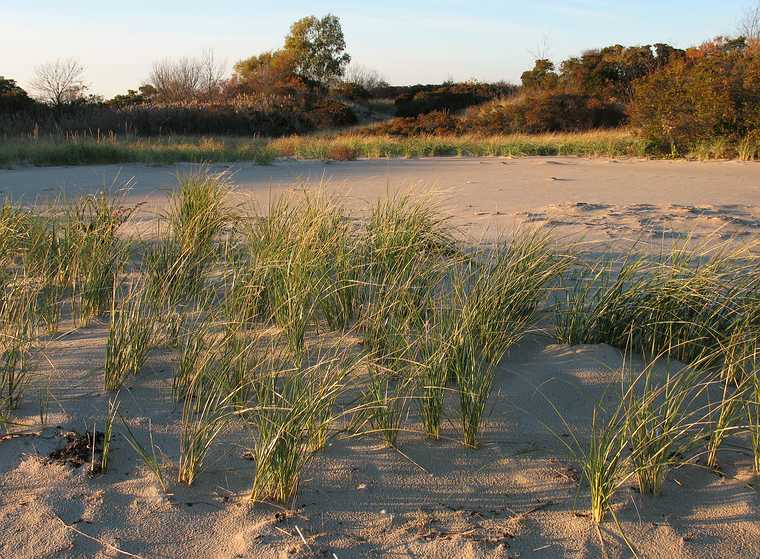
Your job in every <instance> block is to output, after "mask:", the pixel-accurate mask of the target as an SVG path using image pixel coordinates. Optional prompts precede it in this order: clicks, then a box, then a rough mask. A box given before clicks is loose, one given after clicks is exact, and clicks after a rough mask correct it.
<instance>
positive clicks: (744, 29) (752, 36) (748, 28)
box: [739, 1, 760, 43]
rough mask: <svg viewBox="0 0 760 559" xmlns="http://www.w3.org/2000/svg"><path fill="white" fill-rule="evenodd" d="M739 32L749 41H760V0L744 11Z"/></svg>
mask: <svg viewBox="0 0 760 559" xmlns="http://www.w3.org/2000/svg"><path fill="white" fill-rule="evenodd" d="M739 34H740V35H742V36H743V37H745V38H746V39H747V42H748V43H759V42H760V1H759V2H758V3H757V5H755V7H753V8H749V9H748V10H747V11H746V12H745V13H744V17H743V18H742V20H741V22H739Z"/></svg>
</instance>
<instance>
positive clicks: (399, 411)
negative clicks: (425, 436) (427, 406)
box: [355, 362, 414, 448]
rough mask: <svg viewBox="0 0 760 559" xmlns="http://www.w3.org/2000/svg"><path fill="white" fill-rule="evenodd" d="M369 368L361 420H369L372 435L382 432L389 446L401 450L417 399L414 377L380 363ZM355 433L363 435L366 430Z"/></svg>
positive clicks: (357, 429) (358, 428)
mask: <svg viewBox="0 0 760 559" xmlns="http://www.w3.org/2000/svg"><path fill="white" fill-rule="evenodd" d="M368 369H369V382H368V386H367V389H366V390H365V392H364V395H363V398H362V401H363V409H362V413H360V414H358V417H364V418H365V421H366V422H367V423H368V424H369V427H370V429H369V431H368V432H369V433H380V435H381V436H382V437H383V439H384V440H385V443H386V444H387V445H388V446H389V447H391V448H397V446H398V435H399V433H400V432H401V431H402V429H403V425H404V422H405V421H406V419H407V417H408V415H409V409H410V404H411V402H412V400H413V397H414V394H413V392H414V377H412V376H411V375H410V374H409V372H408V371H403V372H402V371H399V370H398V369H394V370H389V369H386V368H384V367H383V366H382V365H379V364H378V363H372V362H370V363H369V366H368ZM355 430H356V431H360V432H361V431H362V428H361V427H356V428H355Z"/></svg>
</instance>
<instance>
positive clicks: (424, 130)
mask: <svg viewBox="0 0 760 559" xmlns="http://www.w3.org/2000/svg"><path fill="white" fill-rule="evenodd" d="M459 130H460V121H459V120H458V119H456V118H454V117H452V116H451V115H450V114H449V113H447V112H445V111H434V112H432V113H428V114H421V115H419V116H417V117H405V118H402V117H396V118H394V119H391V120H389V121H387V122H384V123H382V124H380V125H376V126H373V127H371V128H368V129H365V132H366V133H368V134H375V135H382V136H415V135H420V134H433V135H436V136H441V135H445V134H454V133H456V132H458V131H459Z"/></svg>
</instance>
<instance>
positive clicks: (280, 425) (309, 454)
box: [247, 359, 350, 505]
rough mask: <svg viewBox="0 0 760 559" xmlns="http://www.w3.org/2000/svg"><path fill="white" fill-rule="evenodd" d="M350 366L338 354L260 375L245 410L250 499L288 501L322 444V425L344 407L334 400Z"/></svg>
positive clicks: (328, 422)
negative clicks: (249, 444)
mask: <svg viewBox="0 0 760 559" xmlns="http://www.w3.org/2000/svg"><path fill="white" fill-rule="evenodd" d="M349 371H350V368H349V367H347V366H346V365H345V364H344V363H343V362H342V360H341V359H328V360H321V361H319V362H317V363H316V364H314V365H310V366H309V367H306V368H304V367H301V368H295V369H288V370H282V371H278V370H270V371H268V372H265V373H262V374H261V375H259V378H258V380H257V381H256V382H255V383H254V384H255V398H256V405H255V406H253V407H252V409H251V410H250V412H249V413H248V414H247V417H248V421H249V423H250V425H251V433H252V436H253V443H254V445H253V449H252V451H251V453H252V456H253V458H254V461H255V463H256V472H255V475H254V479H253V488H252V491H251V499H252V500H254V501H274V502H278V503H282V504H285V505H292V504H293V502H294V500H295V498H296V496H297V492H298V486H299V484H300V481H301V476H302V473H303V471H304V469H305V468H306V466H307V465H308V464H309V462H310V461H311V460H312V458H313V456H314V454H315V453H316V452H317V450H318V449H319V448H321V447H322V446H323V445H324V438H325V430H326V429H328V428H329V427H330V426H331V425H333V424H334V423H335V422H336V421H338V419H339V418H340V417H341V416H342V415H343V413H344V412H340V411H338V410H336V401H337V399H338V398H339V397H340V395H341V394H342V393H343V391H344V386H345V379H346V376H347V375H348V374H349Z"/></svg>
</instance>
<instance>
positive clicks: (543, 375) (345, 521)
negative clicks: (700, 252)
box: [0, 158, 760, 559]
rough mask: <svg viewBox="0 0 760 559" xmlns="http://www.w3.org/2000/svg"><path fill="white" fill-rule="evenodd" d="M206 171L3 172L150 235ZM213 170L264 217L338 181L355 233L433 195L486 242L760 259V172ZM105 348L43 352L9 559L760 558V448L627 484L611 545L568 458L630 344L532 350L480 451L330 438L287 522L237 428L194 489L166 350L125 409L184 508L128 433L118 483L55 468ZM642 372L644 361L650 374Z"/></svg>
mask: <svg viewBox="0 0 760 559" xmlns="http://www.w3.org/2000/svg"><path fill="white" fill-rule="evenodd" d="M190 167H191V166H189V165H180V166H176V167H146V166H143V165H123V166H91V167H55V168H31V167H21V168H17V169H14V170H0V196H3V197H10V198H11V199H12V200H14V201H22V202H24V203H27V204H32V203H39V204H45V203H47V202H49V201H50V200H51V199H54V198H55V197H57V196H60V195H61V194H64V193H65V196H66V197H72V196H76V195H78V194H81V193H85V192H96V191H98V190H101V189H104V188H105V189H119V188H122V187H123V186H124V185H127V186H128V191H126V192H125V199H124V201H125V203H127V204H142V205H141V206H140V209H139V211H138V213H137V214H136V215H135V217H134V218H133V220H134V224H135V225H134V227H135V230H136V231H139V232H140V233H141V234H142V233H145V234H150V227H151V224H152V223H153V220H154V217H155V215H156V213H158V212H160V211H162V210H163V209H165V207H166V194H167V192H168V191H170V190H171V189H172V188H173V187H174V186H175V184H176V178H175V175H176V174H177V173H178V172H180V173H181V172H184V171H187V170H188V169H189V168H190ZM211 169H212V170H220V171H221V170H226V171H227V172H228V173H229V176H230V180H231V181H232V183H233V184H234V185H235V193H234V197H233V200H234V201H235V203H240V204H245V203H251V202H252V201H255V202H256V203H258V204H266V202H267V199H268V197H270V196H277V195H278V194H282V193H288V192H290V193H297V192H299V191H303V190H315V189H318V188H320V185H321V187H322V188H324V189H326V190H327V191H328V192H331V193H336V194H339V195H340V196H341V199H342V200H344V203H345V205H346V207H347V208H348V210H349V211H350V212H351V214H352V216H353V217H355V218H356V219H362V218H364V217H366V215H367V210H368V208H369V206H370V205H371V204H372V203H373V202H374V201H376V200H377V199H379V198H382V197H384V196H387V195H388V194H389V193H393V192H408V193H413V194H425V195H430V193H432V199H434V200H436V201H437V203H438V204H439V205H440V210H441V213H443V214H444V215H448V216H451V219H452V223H453V224H454V225H455V226H456V227H457V229H458V230H459V231H460V233H461V235H462V237H463V238H467V239H471V240H477V239H492V238H495V237H496V236H498V235H499V233H500V232H508V231H510V230H512V229H514V228H515V227H516V226H518V225H520V224H529V225H530V226H537V227H545V228H547V229H551V230H553V231H554V234H555V236H556V237H557V238H558V239H560V240H571V239H572V240H573V241H577V240H581V239H584V240H589V241H594V242H599V243H602V244H603V245H604V246H605V247H606V248H605V250H607V249H609V247H615V246H616V245H617V244H618V243H619V244H621V245H623V244H630V242H632V241H636V240H639V241H641V244H642V246H644V247H649V249H646V250H652V251H655V250H657V248H658V247H659V246H660V245H661V243H662V242H663V240H667V241H668V242H671V241H673V240H679V239H686V238H688V237H690V236H691V237H692V238H693V239H695V240H696V241H699V240H706V239H709V238H718V239H732V242H737V243H741V242H746V241H750V240H756V239H757V238H758V235H759V234H760V165H758V164H756V163H739V162H708V163H701V162H685V161H643V160H605V159H591V160H589V159H580V158H524V159H500V158H484V159H458V158H440V159H438V158H437V159H421V160H389V161H380V160H373V161H364V160H362V161H354V162H344V163H329V164H328V163H324V162H315V161H310V162H305V161H278V162H276V163H275V164H273V165H271V166H255V165H249V164H240V165H233V166H219V165H215V166H213V167H212V168H211ZM599 250H601V249H599ZM107 336H108V325H107V324H102V323H95V324H93V325H91V326H88V327H86V328H80V329H74V328H73V327H72V325H71V324H69V323H65V324H64V325H63V327H62V328H61V334H59V335H56V336H53V337H50V338H47V339H45V341H44V343H43V344H42V347H41V348H39V349H36V350H35V351H34V353H33V356H32V369H33V370H34V371H35V374H34V379H33V389H30V390H29V391H28V397H27V398H26V399H25V401H24V402H23V404H22V406H21V407H20V409H19V410H18V412H17V414H16V417H17V419H18V421H20V422H21V423H24V424H26V425H29V426H33V425H36V423H37V422H38V421H37V417H38V415H39V398H38V396H37V394H38V393H41V392H42V391H43V390H44V391H48V390H49V394H50V398H49V411H48V414H49V415H48V418H47V425H46V426H45V427H33V428H32V427H30V428H29V429H22V430H21V432H22V434H19V435H18V436H3V435H0V534H3V536H2V537H0V558H2V559H11V558H12V559H21V558H29V559H32V558H72V559H73V558H86V557H87V558H89V557H97V558H106V557H113V558H115V557H142V558H153V557H156V558H169V557H171V558H191V557H192V558H209V559H210V558H218V559H222V558H225V559H226V558H229V559H233V558H248V557H256V558H259V559H265V558H267V559H268V558H283V557H304V558H306V557H315V558H316V557H326V558H335V559H349V558H361V557H391V558H395V557H398V558H406V557H409V558H440V559H447V558H451V557H462V558H467V559H469V558H472V559H475V558H505V559H506V558H517V557H522V558H527V557H546V558H585V557H604V556H608V557H631V556H633V555H632V552H631V550H630V548H629V547H628V546H627V545H626V543H625V541H624V538H627V539H628V540H630V541H631V542H633V544H634V547H635V548H636V550H637V551H638V552H639V554H640V556H641V557H657V558H668V559H670V558H674V559H675V558H736V559H738V558H749V557H760V520H759V519H760V484H758V480H757V478H753V474H752V466H751V464H752V458H751V455H750V454H749V452H748V449H747V441H746V440H744V439H738V440H737V441H735V443H736V444H735V445H732V446H727V448H726V449H725V450H724V451H722V454H721V466H722V473H721V474H717V473H715V472H712V471H709V470H708V469H706V468H705V467H701V466H699V465H691V466H685V467H681V468H678V469H676V470H674V471H672V472H671V474H670V475H669V476H668V478H667V481H666V482H665V486H664V490H663V494H662V495H661V496H659V497H649V496H644V495H642V494H640V493H639V491H638V488H637V487H636V484H635V481H634V480H630V481H629V482H627V483H626V484H624V487H623V488H622V489H621V490H620V491H619V493H618V495H617V496H616V497H615V504H614V508H615V510H616V514H617V517H618V519H619V521H620V526H619V527H618V526H616V524H615V523H614V522H612V521H607V522H605V523H604V524H603V525H602V527H601V532H602V534H603V540H604V547H603V546H602V544H600V540H599V535H598V533H597V530H596V528H595V526H594V524H593V523H592V521H591V520H590V518H589V516H588V493H587V489H586V487H585V486H584V485H583V483H582V481H581V478H582V476H581V474H580V472H579V470H578V464H577V463H576V462H575V461H574V460H573V458H572V455H571V454H570V453H569V452H568V449H567V448H566V445H565V443H566V442H568V441H571V439H572V437H573V436H574V437H578V438H579V439H583V438H584V437H587V436H588V433H589V428H590V424H591V414H592V409H593V406H594V404H595V403H597V402H599V401H605V400H607V399H609V398H611V397H612V396H611V395H614V394H616V393H619V390H620V382H621V376H620V375H621V373H620V370H621V366H622V364H623V355H622V354H621V352H620V351H619V350H617V349H615V348H612V347H610V346H607V345H604V344H599V345H582V346H573V347H570V346H566V345H560V344H557V343H556V342H555V341H554V340H553V339H551V338H550V337H549V336H548V335H546V333H541V332H536V333H532V334H530V335H529V336H528V337H527V338H526V339H525V340H523V341H522V342H520V343H519V344H518V345H517V346H515V347H513V348H512V349H511V350H510V351H509V353H508V354H507V356H506V357H505V359H504V360H503V362H502V363H501V365H500V366H499V367H498V369H497V371H496V375H495V385H494V389H493V396H492V397H491V399H490V400H489V403H488V406H487V411H486V418H485V420H484V429H483V436H482V439H483V443H482V445H481V447H480V448H478V449H468V448H465V447H463V445H462V444H461V442H460V439H459V435H458V433H457V429H456V427H455V425H454V424H453V419H452V418H449V421H448V422H444V426H443V431H442V438H441V440H439V441H435V442H434V441H430V440H428V439H426V438H425V436H424V433H423V426H422V424H421V421H420V418H419V417H418V416H417V415H416V410H414V409H412V413H411V416H410V418H409V421H408V422H407V424H406V427H405V431H404V432H402V433H401V435H400V438H399V448H398V449H392V448H387V447H386V446H385V445H384V444H383V441H382V439H381V438H380V437H376V436H374V437H373V436H364V437H358V438H351V437H346V436H340V435H338V436H336V437H334V438H332V439H331V440H330V442H329V443H328V446H327V448H325V449H324V450H323V451H322V452H320V453H318V454H317V455H316V458H315V460H314V461H313V462H312V463H311V464H310V465H309V467H308V469H307V471H306V473H305V475H304V478H303V479H302V483H301V487H300V493H299V496H298V499H297V502H296V506H295V507H294V508H293V510H285V509H283V508H280V507H277V506H274V505H269V504H263V503H257V504H251V503H250V502H249V500H248V496H249V491H250V486H251V479H252V476H253V472H254V466H253V463H252V462H251V460H249V459H247V457H246V454H245V450H246V448H247V445H249V444H250V442H251V441H250V438H249V435H248V434H247V433H246V431H245V430H244V429H241V428H233V429H231V430H229V431H228V432H226V433H224V435H223V436H222V438H221V439H220V440H219V441H218V442H217V444H215V446H214V447H213V450H212V452H211V454H210V455H209V458H208V460H207V468H206V470H205V471H204V472H203V473H202V474H201V475H200V476H199V478H198V481H197V482H196V483H195V484H194V485H192V486H191V487H186V486H184V485H181V484H178V483H176V482H175V480H176V477H177V475H176V473H177V471H176V464H177V461H178V453H179V448H178V442H177V441H178V433H179V430H180V416H181V411H182V410H181V405H179V406H178V405H177V404H176V403H175V402H174V401H173V399H172V395H171V382H172V380H171V379H172V371H173V370H174V369H175V368H176V367H177V359H178V358H177V354H176V352H172V351H169V350H168V349H164V348H160V349H157V350H155V351H153V352H151V354H150V357H149V358H148V361H147V364H146V365H145V367H144V368H143V370H142V371H141V373H140V375H139V376H136V377H131V378H129V379H128V381H127V382H126V384H125V387H124V388H123V389H122V391H121V395H120V400H121V408H120V413H121V414H122V415H123V416H124V417H125V418H127V419H126V421H127V423H128V425H129V427H130V429H131V430H132V431H133V432H134V434H135V436H137V437H138V438H140V439H141V440H144V439H146V438H147V437H148V433H149V432H150V433H152V435H153V437H154V440H155V444H156V446H157V448H159V449H160V453H161V456H160V458H161V461H162V462H163V464H164V466H165V468H166V475H167V479H169V480H170V485H169V491H168V494H165V493H164V492H163V491H162V490H161V488H160V486H159V484H158V483H157V481H156V479H155V477H154V476H153V475H152V474H151V473H150V472H148V471H147V470H146V469H145V468H144V466H143V465H142V462H141V460H140V459H139V458H138V456H137V455H136V454H135V452H134V451H133V449H132V448H130V446H129V445H128V444H127V442H126V440H125V439H124V438H122V437H120V436H115V437H114V443H113V448H112V458H111V462H112V466H111V468H110V469H109V471H108V472H107V473H106V474H104V475H100V476H95V477H92V476H89V475H88V474H87V465H86V464H84V465H80V466H79V467H75V466H73V465H71V464H64V463H59V462H56V461H51V460H50V459H49V458H48V457H49V455H50V453H51V452H53V451H54V450H55V449H57V448H61V446H62V445H64V444H65V440H64V434H65V433H66V432H69V431H78V432H84V431H86V430H92V428H93V425H94V424H95V425H98V426H100V425H102V424H103V422H104V419H105V414H106V409H107V402H108V397H109V395H108V394H107V393H104V392H103V390H102V387H103V380H102V375H103V371H102V369H103V361H104V354H105V347H106V339H107ZM633 367H634V368H638V369H639V370H640V369H641V367H643V365H642V363H641V362H639V361H636V360H634V362H633ZM453 397H454V396H452V398H453ZM548 402H551V404H553V406H554V407H556V409H557V410H559V411H560V412H561V414H562V418H560V417H559V416H558V414H557V412H556V411H555V409H554V408H553V407H552V405H549V404H548ZM99 428H100V427H99ZM117 428H118V426H117ZM568 428H569V429H568ZM117 430H118V429H117ZM568 430H571V431H572V433H569V432H568ZM621 529H622V530H621Z"/></svg>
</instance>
